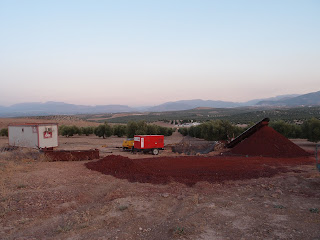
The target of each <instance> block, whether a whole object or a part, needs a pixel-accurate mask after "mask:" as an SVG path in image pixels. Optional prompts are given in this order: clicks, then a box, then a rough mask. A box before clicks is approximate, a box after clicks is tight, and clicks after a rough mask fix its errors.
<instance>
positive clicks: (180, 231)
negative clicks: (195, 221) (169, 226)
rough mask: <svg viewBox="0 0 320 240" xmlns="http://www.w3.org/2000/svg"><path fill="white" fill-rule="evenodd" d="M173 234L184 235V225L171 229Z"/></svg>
mask: <svg viewBox="0 0 320 240" xmlns="http://www.w3.org/2000/svg"><path fill="white" fill-rule="evenodd" d="M173 235H174V236H179V237H181V236H184V235H186V231H185V228H184V227H179V226H178V227H176V228H175V229H174V230H173Z"/></svg>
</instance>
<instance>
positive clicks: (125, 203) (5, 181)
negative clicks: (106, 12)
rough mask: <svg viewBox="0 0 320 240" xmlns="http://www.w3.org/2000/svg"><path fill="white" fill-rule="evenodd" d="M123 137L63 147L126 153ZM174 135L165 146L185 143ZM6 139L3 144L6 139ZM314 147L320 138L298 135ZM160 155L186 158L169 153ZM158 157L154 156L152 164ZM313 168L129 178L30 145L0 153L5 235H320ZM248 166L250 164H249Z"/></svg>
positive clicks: (0, 140) (66, 141) (1, 233)
mask: <svg viewBox="0 0 320 240" xmlns="http://www.w3.org/2000/svg"><path fill="white" fill-rule="evenodd" d="M123 139H124V138H118V137H111V138H108V139H102V138H98V137H96V136H88V137H86V136H81V137H78V136H75V137H71V138H66V137H59V145H60V147H59V149H79V150H81V149H90V148H98V149H99V150H100V153H101V157H105V156H108V155H122V156H127V157H130V158H150V157H152V155H149V154H131V153H129V152H123V151H122V150H121V149H120V148H119V146H121V143H122V141H123ZM181 139H182V136H181V135H180V134H178V133H174V134H173V136H170V137H166V138H165V144H166V145H169V144H173V143H177V142H180V141H181ZM7 141H8V140H7V138H4V137H0V146H2V145H5V144H7ZM295 143H296V144H299V145H300V146H302V147H303V148H305V149H306V150H309V151H312V149H314V144H311V143H308V142H306V141H305V140H296V141H295ZM159 156H181V155H179V154H177V153H172V152H171V151H170V150H169V149H166V150H165V151H162V152H161V153H160V155H159ZM159 156H155V157H154V158H155V159H154V160H155V161H156V158H157V157H159ZM313 160H314V164H309V165H302V166H296V167H292V171H289V172H286V173H280V174H277V175H276V176H274V177H271V178H258V179H249V180H242V181H225V182H222V183H221V182H218V183H208V182H205V181H203V182H197V183H196V184H195V185H193V186H192V187H189V186H186V185H184V184H182V183H177V182H174V181H172V182H170V183H168V184H150V183H137V182H128V181H127V180H125V179H118V178H115V177H113V176H111V175H104V174H101V173H99V172H97V171H92V170H89V169H88V168H86V167H85V165H84V163H87V162H88V161H79V162H48V161H47V160H46V159H45V158H44V157H43V156H42V155H39V153H37V152H33V151H30V150H26V149H23V150H17V151H14V152H2V153H0V239H8V240H9V239H10V240H11V239H20V240H22V239H28V240H30V239H70V240H76V239H101V240H102V239H119V240H122V239H132V240H136V239H137V240H138V239H155V240H160V239H163V240H165V239H203V240H209V239H210V240H212V239H320V213H319V211H320V172H319V171H318V170H317V169H316V167H315V159H314V158H313ZM244 167H245V166H244Z"/></svg>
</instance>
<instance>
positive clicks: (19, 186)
mask: <svg viewBox="0 0 320 240" xmlns="http://www.w3.org/2000/svg"><path fill="white" fill-rule="evenodd" d="M26 187H27V185H25V184H19V185H18V186H17V188H18V189H22V188H26Z"/></svg>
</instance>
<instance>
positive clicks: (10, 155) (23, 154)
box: [0, 148, 48, 162]
mask: <svg viewBox="0 0 320 240" xmlns="http://www.w3.org/2000/svg"><path fill="white" fill-rule="evenodd" d="M0 158H1V159H3V160H7V161H15V162H22V161H26V162H30V161H48V158H47V157H46V156H45V155H44V154H43V153H41V152H39V150H37V149H33V148H17V149H15V150H12V151H4V152H0Z"/></svg>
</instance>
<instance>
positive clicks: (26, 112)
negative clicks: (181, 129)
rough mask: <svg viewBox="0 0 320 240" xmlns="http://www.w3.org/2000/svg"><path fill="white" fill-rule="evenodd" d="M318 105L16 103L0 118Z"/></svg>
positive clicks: (293, 99)
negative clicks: (132, 105)
mask: <svg viewBox="0 0 320 240" xmlns="http://www.w3.org/2000/svg"><path fill="white" fill-rule="evenodd" d="M317 105H320V91H318V92H313V93H308V94H303V95H298V94H291V95H281V96H277V97H272V98H266V99H254V100H250V101H248V102H226V101H213V100H201V99H195V100H181V101H176V102H166V103H163V104H161V105H158V106H153V107H140V108H133V107H129V106H126V105H97V106H86V105H76V104H68V103H64V102H46V103H39V102H34V103H19V104H14V105H12V106H9V107H4V106H0V117H17V116H45V115H72V114H97V113H119V112H163V111H181V110H188V109H193V108H198V107H209V108H235V107H252V106H256V107H259V106H273V107H276V106H283V107H298V106H317Z"/></svg>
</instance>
